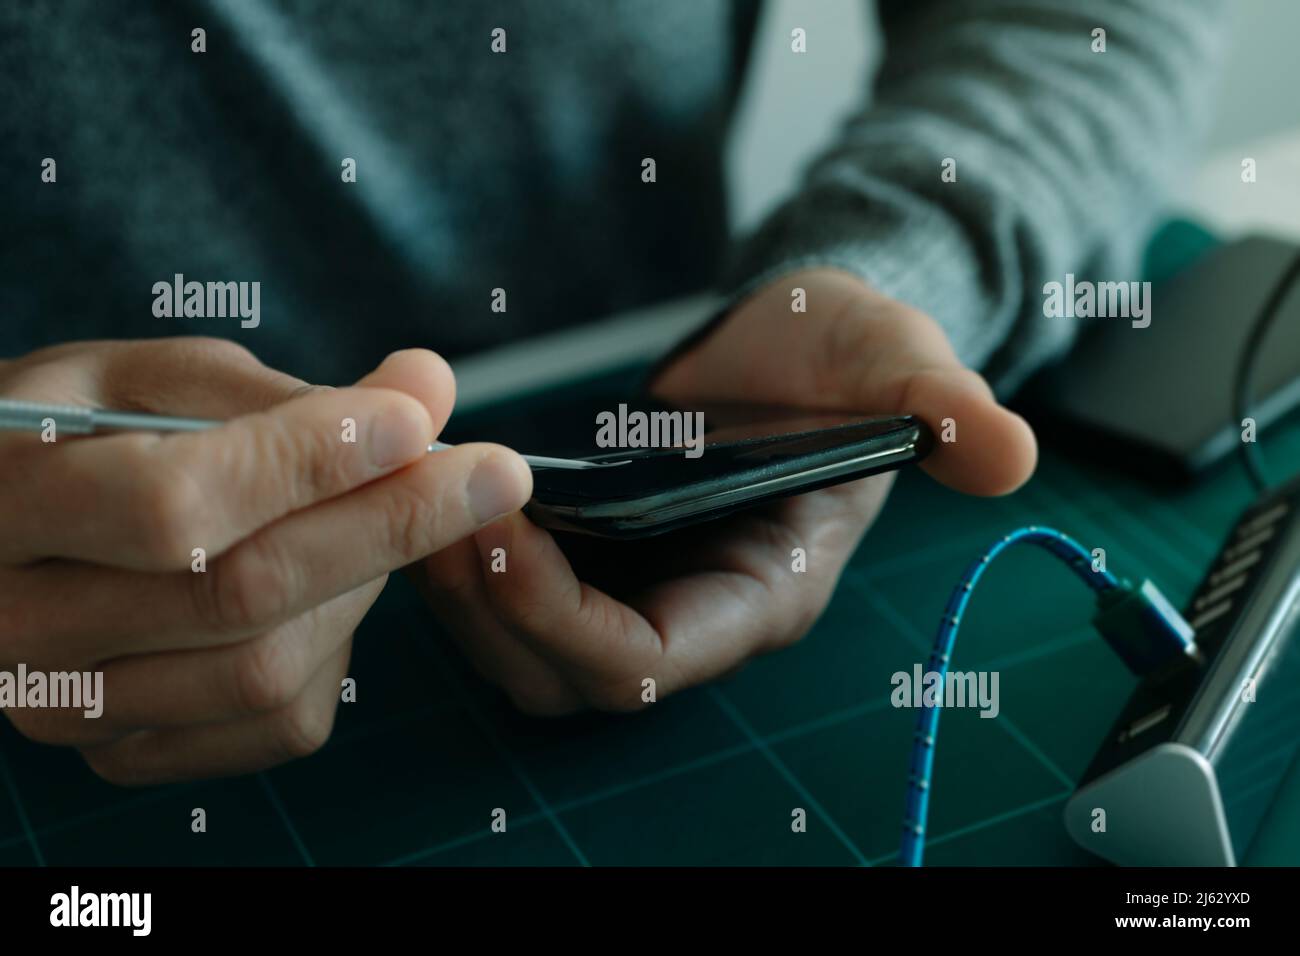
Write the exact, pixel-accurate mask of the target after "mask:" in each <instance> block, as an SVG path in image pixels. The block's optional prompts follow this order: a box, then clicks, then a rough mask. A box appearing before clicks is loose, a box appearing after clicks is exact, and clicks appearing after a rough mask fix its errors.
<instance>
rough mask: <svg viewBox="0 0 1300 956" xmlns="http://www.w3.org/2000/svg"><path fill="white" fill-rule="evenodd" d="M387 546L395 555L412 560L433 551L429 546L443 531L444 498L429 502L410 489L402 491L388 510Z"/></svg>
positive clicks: (437, 497)
mask: <svg viewBox="0 0 1300 956" xmlns="http://www.w3.org/2000/svg"><path fill="white" fill-rule="evenodd" d="M387 518H388V520H387V523H386V525H385V529H386V534H387V538H388V540H387V542H386V544H387V546H388V548H389V550H390V552H391V553H392V554H394V555H398V556H401V557H403V558H407V559H410V560H414V559H415V558H419V557H423V556H424V554H425V553H426V552H427V551H429V550H431V549H430V548H429V546H428V545H429V543H430V541H431V540H433V538H435V537H437V534H438V531H437V529H439V528H441V527H442V524H443V519H442V506H441V498H440V497H439V496H437V495H434V496H433V497H432V499H430V498H426V497H425V496H424V495H422V494H420V493H419V492H418V491H416V490H414V489H410V488H401V489H398V490H397V491H396V492H395V494H394V495H393V496H392V497H391V499H390V501H389V505H388V509H387Z"/></svg>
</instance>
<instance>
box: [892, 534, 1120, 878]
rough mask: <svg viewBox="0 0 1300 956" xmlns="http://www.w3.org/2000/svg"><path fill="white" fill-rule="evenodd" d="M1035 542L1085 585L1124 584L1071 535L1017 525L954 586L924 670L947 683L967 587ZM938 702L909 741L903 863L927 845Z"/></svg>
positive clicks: (916, 862)
mask: <svg viewBox="0 0 1300 956" xmlns="http://www.w3.org/2000/svg"><path fill="white" fill-rule="evenodd" d="M1021 542H1023V543H1025V544H1034V545H1038V547H1040V548H1044V549H1046V550H1047V551H1049V552H1051V553H1052V554H1054V555H1056V556H1057V557H1058V558H1060V559H1061V560H1062V561H1064V562H1065V563H1066V565H1067V566H1068V567H1069V568H1070V570H1072V571H1073V572H1074V573H1075V574H1076V575H1077V576H1078V577H1079V578H1080V579H1081V580H1082V581H1083V582H1084V583H1085V584H1087V585H1088V587H1090V588H1092V589H1093V590H1094V591H1097V592H1099V593H1100V592H1103V591H1110V590H1113V589H1118V588H1124V587H1125V583H1124V582H1122V581H1120V579H1119V578H1117V577H1115V575H1113V574H1111V573H1110V572H1109V571H1105V570H1097V571H1094V570H1093V568H1092V555H1091V554H1090V553H1089V552H1088V551H1086V550H1085V549H1084V547H1083V546H1082V545H1081V544H1079V543H1078V542H1077V541H1075V540H1074V539H1073V538H1071V537H1070V536H1069V535H1066V534H1062V533H1061V532H1060V531H1055V530H1053V529H1051V528H1039V527H1036V526H1034V525H1030V526H1029V527H1027V528H1018V529H1017V530H1015V531H1012V532H1011V533H1010V534H1008V535H1006V536H1005V537H1003V538H1001V539H1000V540H999V541H997V542H996V543H995V544H994V545H993V546H992V547H991V548H989V549H988V550H987V551H986V552H984V554H982V555H981V556H980V557H979V558H978V559H977V560H976V561H974V562H973V563H972V564H971V566H970V567H969V568H967V569H966V573H965V574H964V575H962V578H961V581H960V583H958V585H957V586H956V587H955V588H954V589H953V592H952V596H951V597H949V598H948V606H947V607H946V608H945V609H944V613H943V618H942V620H940V622H939V634H938V636H937V637H936V638H935V642H934V650H933V651H932V652H931V654H930V663H929V666H928V669H927V670H928V672H933V673H936V674H939V675H940V677H941V679H942V680H943V682H944V683H945V684H946V683H947V678H948V662H949V660H950V659H951V657H952V647H953V643H954V642H955V641H956V639H957V628H958V627H959V626H960V624H961V619H962V616H963V615H964V614H965V613H966V604H967V603H968V602H969V601H970V596H971V592H972V591H974V590H975V585H976V584H978V583H979V579H980V577H981V576H982V575H983V574H984V570H985V569H986V568H987V567H988V566H989V564H991V563H992V561H993V559H994V558H996V557H997V556H998V555H999V554H1001V553H1002V552H1003V551H1005V550H1006V549H1007V548H1009V547H1011V546H1012V545H1013V544H1018V543H1021ZM941 709H942V708H941V707H923V708H922V709H921V713H920V715H919V717H918V718H917V721H916V734H915V737H914V739H913V742H912V763H911V770H910V772H909V774H908V778H907V809H906V811H905V814H904V817H903V846H902V850H901V852H900V858H901V862H902V864H903V865H904V866H920V865H921V855H922V853H923V851H924V849H925V823H926V816H927V814H928V813H929V809H930V777H931V775H932V773H933V771H934V741H935V735H936V734H937V733H938V730H939V711H940V710H941Z"/></svg>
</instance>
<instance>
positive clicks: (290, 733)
mask: <svg viewBox="0 0 1300 956" xmlns="http://www.w3.org/2000/svg"><path fill="white" fill-rule="evenodd" d="M333 731H334V706H333V698H331V703H330V705H329V706H328V707H323V706H321V705H320V704H317V703H314V702H312V701H309V700H305V699H304V700H299V701H296V702H294V703H293V704H291V705H289V706H288V707H285V708H283V709H281V710H280V711H278V712H277V713H276V716H275V720H274V721H273V722H272V732H273V734H274V739H275V742H276V745H277V747H278V749H279V751H280V753H281V755H282V756H283V758H284V759H286V760H297V759H299V758H301V757H310V756H311V755H312V754H314V753H316V752H317V751H318V750H320V749H321V748H322V747H324V746H325V744H326V742H327V741H328V740H329V738H330V734H331V733H333Z"/></svg>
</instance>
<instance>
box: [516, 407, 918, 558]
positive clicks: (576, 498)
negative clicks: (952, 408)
mask: <svg viewBox="0 0 1300 956" xmlns="http://www.w3.org/2000/svg"><path fill="white" fill-rule="evenodd" d="M930 444H931V439H930V433H929V430H928V429H926V427H925V426H924V425H923V424H922V423H921V422H920V421H919V420H917V419H915V418H912V417H910V416H903V417H890V418H863V417H862V416H860V415H845V414H836V413H812V414H809V413H806V412H800V413H792V412H782V411H773V410H771V409H752V408H723V409H717V408H715V409H712V410H710V411H708V412H706V413H705V428H704V436H703V445H702V448H699V447H696V448H695V449H688V448H685V447H674V448H654V449H634V450H617V451H610V452H607V453H603V454H600V455H590V456H587V457H589V458H591V459H592V460H597V461H599V460H606V461H625V462H626V464H622V465H619V466H618V467H615V468H605V469H599V470H593V471H560V470H552V469H543V470H539V471H537V472H535V473H534V475H533V499H532V501H531V502H530V503H529V506H528V508H527V511H528V514H529V516H530V517H531V518H532V519H533V520H534V521H536V522H537V523H539V524H541V525H543V526H545V527H551V528H556V529H561V530H567V531H576V532H580V533H584V534H593V535H599V536H602V537H615V538H636V537H644V536H647V535H652V534H660V533H663V532H665V531H670V530H673V529H675V528H680V527H684V526H686V525H690V524H695V523H697V522H700V521H707V520H712V519H715V518H719V517H722V516H724V515H727V514H731V513H733V512H735V511H737V510H739V509H741V508H745V507H750V506H753V505H756V504H759V503H761V502H764V501H770V500H772V499H775V498H780V497H786V496H788V495H793V494H800V493H803V492H806V491H812V490H815V489H817V488H824V487H827V486H828V485H832V484H838V483H840V482H844V481H851V480H854V479H856V478H862V477H866V476H868V475H873V474H879V473H881V472H884V471H889V470H892V469H895V468H898V467H901V466H902V465H903V464H905V463H907V462H910V461H916V460H919V459H920V458H922V457H923V456H924V455H925V454H926V453H927V452H928V451H929V448H930ZM688 451H691V452H693V454H695V455H696V456H697V457H690V456H688Z"/></svg>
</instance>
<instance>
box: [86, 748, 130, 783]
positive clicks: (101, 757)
mask: <svg viewBox="0 0 1300 956" xmlns="http://www.w3.org/2000/svg"><path fill="white" fill-rule="evenodd" d="M81 758H82V759H83V760H85V761H86V766H88V767H89V768H90V770H91V772H92V773H94V775H95V776H97V777H99V779H100V780H103V781H104V782H105V783H111V784H112V785H113V786H115V787H138V786H140V785H141V784H142V783H144V782H145V781H144V779H143V778H142V777H141V775H140V773H139V772H138V771H136V770H135V769H133V768H132V767H131V765H130V764H129V763H127V761H125V760H124V759H122V758H121V757H120V756H119V755H118V754H117V753H116V751H115V750H114V749H113V748H111V747H109V748H103V749H95V750H83V751H82V752H81Z"/></svg>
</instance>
